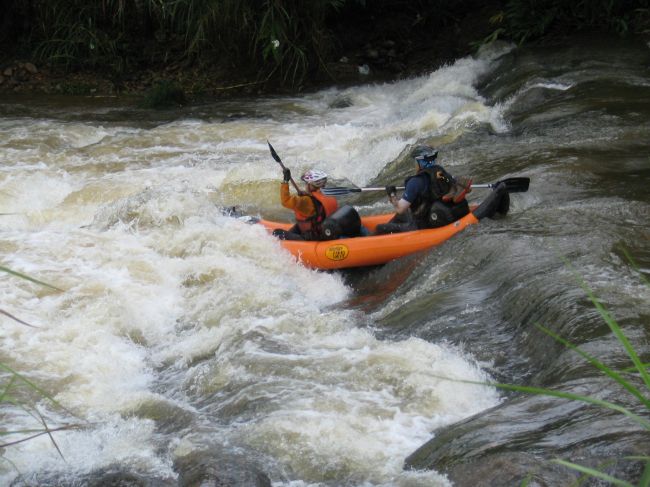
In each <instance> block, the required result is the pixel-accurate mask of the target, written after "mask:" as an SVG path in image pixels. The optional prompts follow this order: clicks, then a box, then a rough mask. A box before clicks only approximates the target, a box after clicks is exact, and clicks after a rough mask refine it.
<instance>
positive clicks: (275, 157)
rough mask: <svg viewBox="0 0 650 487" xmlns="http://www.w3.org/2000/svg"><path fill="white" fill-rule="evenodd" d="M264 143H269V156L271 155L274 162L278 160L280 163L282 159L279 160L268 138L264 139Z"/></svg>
mask: <svg viewBox="0 0 650 487" xmlns="http://www.w3.org/2000/svg"><path fill="white" fill-rule="evenodd" d="M266 143H267V144H269V150H270V151H271V157H273V159H275V162H279V163H280V164H282V160H280V156H279V155H278V153H277V152H275V149H274V148H273V146H272V145H271V143H270V142H269V141H268V140H267V141H266Z"/></svg>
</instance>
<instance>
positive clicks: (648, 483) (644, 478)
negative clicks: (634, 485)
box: [639, 457, 650, 487]
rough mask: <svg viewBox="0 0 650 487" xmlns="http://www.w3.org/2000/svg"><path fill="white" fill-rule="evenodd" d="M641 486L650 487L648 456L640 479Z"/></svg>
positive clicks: (649, 461) (649, 462) (649, 460)
mask: <svg viewBox="0 0 650 487" xmlns="http://www.w3.org/2000/svg"><path fill="white" fill-rule="evenodd" d="M639 487H650V459H648V457H646V462H645V468H644V469H643V473H642V474H641V480H639Z"/></svg>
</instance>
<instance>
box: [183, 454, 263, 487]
mask: <svg viewBox="0 0 650 487" xmlns="http://www.w3.org/2000/svg"><path fill="white" fill-rule="evenodd" d="M174 469H175V470H176V471H177V472H178V475H179V477H178V485H179V486H182V487H229V486H235V485H246V486H249V487H271V480H270V479H269V477H268V476H267V475H266V473H264V472H263V471H262V470H260V469H259V467H258V466H257V465H255V463H253V461H251V460H250V459H249V458H248V456H247V455H244V454H243V453H242V454H240V453H233V452H231V451H227V450H226V449H222V448H219V447H218V448H216V449H214V450H211V451H195V452H192V453H190V454H188V455H185V456H182V457H179V458H178V459H177V460H176V461H175V462H174Z"/></svg>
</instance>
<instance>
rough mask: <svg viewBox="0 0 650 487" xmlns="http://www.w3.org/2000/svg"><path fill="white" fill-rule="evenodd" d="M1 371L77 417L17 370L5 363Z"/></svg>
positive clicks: (1, 365)
mask: <svg viewBox="0 0 650 487" xmlns="http://www.w3.org/2000/svg"><path fill="white" fill-rule="evenodd" d="M0 369H4V370H6V371H7V372H9V373H10V374H12V375H13V376H14V377H16V379H18V380H20V381H21V382H24V383H25V384H27V385H28V386H29V387H31V388H32V389H33V390H35V391H36V392H38V393H39V394H40V395H41V396H42V397H44V398H46V399H49V400H50V401H51V402H52V403H53V404H55V405H56V406H58V407H60V408H61V409H63V410H64V411H66V412H67V413H69V414H71V415H72V416H75V417H76V415H75V414H74V413H72V412H71V411H70V410H68V409H67V408H66V407H65V406H63V405H62V404H61V403H60V402H59V401H57V400H56V399H54V398H53V397H52V396H51V395H50V394H48V393H47V392H46V391H45V390H44V389H42V388H40V387H39V386H37V385H36V384H34V383H33V382H32V381H30V380H29V379H27V378H26V377H24V376H22V375H21V374H19V373H18V372H16V371H15V370H13V369H12V368H11V367H9V366H7V365H5V364H3V363H1V362H0Z"/></svg>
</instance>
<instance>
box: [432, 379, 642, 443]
mask: <svg viewBox="0 0 650 487" xmlns="http://www.w3.org/2000/svg"><path fill="white" fill-rule="evenodd" d="M435 377H438V378H439V379H443V380H449V381H452V382H461V383H465V384H474V385H478V386H492V387H496V388H498V389H503V390H506V391H513V392H525V393H528V394H537V395H539V396H550V397H558V398H561V399H569V400H571V401H580V402H584V403H587V404H593V405H595V406H600V407H604V408H607V409H611V410H612V411H616V412H619V413H622V414H624V415H625V416H627V417H628V418H630V419H631V420H633V421H634V422H636V423H638V424H640V425H641V426H643V427H644V428H645V429H647V430H650V421H649V420H647V419H645V418H642V417H641V416H639V415H638V414H635V413H633V412H632V411H630V410H629V409H627V408H625V407H623V406H619V405H618V404H614V403H612V402H609V401H604V400H602V399H596V398H595V397H589V396H581V395H580V394H574V393H572V392H564V391H555V390H553V389H544V388H543V387H532V386H517V385H512V384H501V383H498V382H478V381H471V380H460V379H450V378H449V377H443V376H439V375H436V376H435Z"/></svg>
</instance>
